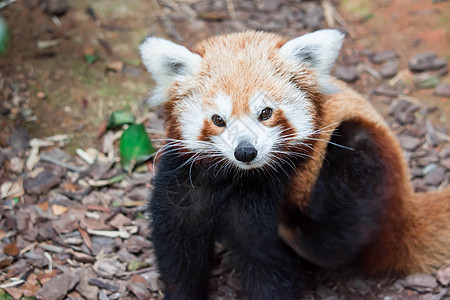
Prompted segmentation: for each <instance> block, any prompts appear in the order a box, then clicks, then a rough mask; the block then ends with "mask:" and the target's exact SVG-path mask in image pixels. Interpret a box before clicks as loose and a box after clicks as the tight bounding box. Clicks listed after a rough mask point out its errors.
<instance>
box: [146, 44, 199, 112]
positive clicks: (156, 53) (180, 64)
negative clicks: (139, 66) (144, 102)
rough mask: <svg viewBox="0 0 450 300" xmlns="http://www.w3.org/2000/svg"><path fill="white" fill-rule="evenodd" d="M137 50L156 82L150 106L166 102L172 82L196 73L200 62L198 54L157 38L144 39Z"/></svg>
mask: <svg viewBox="0 0 450 300" xmlns="http://www.w3.org/2000/svg"><path fill="white" fill-rule="evenodd" d="M139 49H140V52H141V57H142V62H143V63H144V65H145V66H146V67H147V70H148V71H149V72H150V73H151V74H152V77H153V79H154V80H155V82H156V87H155V89H154V91H153V94H152V97H151V98H150V100H149V103H150V105H151V106H157V105H160V104H162V103H164V102H165V101H167V100H168V99H167V94H166V93H167V89H168V88H169V87H170V86H171V85H172V84H173V83H174V82H176V81H182V80H183V79H186V78H189V77H191V76H193V75H194V74H195V73H197V71H198V70H199V69H200V65H201V62H202V58H201V57H200V56H199V55H198V54H195V53H192V52H191V51H189V50H188V49H187V48H186V47H183V46H181V45H178V44H175V43H172V42H170V41H167V40H164V39H161V38H157V37H148V38H146V39H145V41H144V42H143V43H142V44H141V46H140V47H139Z"/></svg>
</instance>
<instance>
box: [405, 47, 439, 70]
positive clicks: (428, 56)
mask: <svg viewBox="0 0 450 300" xmlns="http://www.w3.org/2000/svg"><path fill="white" fill-rule="evenodd" d="M446 65H447V62H446V61H445V59H442V58H439V57H437V56H436V54H435V53H433V52H427V53H421V54H418V55H416V56H414V57H413V58H411V59H410V60H409V63H408V67H409V69H410V70H411V71H413V72H423V71H429V70H438V69H440V68H443V67H445V66H446Z"/></svg>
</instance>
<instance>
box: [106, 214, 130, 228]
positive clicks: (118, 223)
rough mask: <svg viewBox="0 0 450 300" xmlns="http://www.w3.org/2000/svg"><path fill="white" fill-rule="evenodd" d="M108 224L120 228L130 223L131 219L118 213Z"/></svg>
mask: <svg viewBox="0 0 450 300" xmlns="http://www.w3.org/2000/svg"><path fill="white" fill-rule="evenodd" d="M109 224H110V225H111V226H114V227H115V228H117V229H119V230H120V229H121V228H123V226H125V225H130V224H131V219H130V218H128V217H126V216H124V215H123V214H120V213H119V214H117V215H115V216H114V218H112V219H111V221H109Z"/></svg>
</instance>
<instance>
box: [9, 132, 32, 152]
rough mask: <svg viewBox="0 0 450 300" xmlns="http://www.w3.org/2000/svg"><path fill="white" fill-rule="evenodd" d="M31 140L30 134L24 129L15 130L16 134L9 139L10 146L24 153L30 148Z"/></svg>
mask: <svg viewBox="0 0 450 300" xmlns="http://www.w3.org/2000/svg"><path fill="white" fill-rule="evenodd" d="M30 139H31V138H30V135H29V134H28V132H27V131H26V130H25V129H24V128H22V127H19V128H17V129H16V130H14V132H13V133H12V134H11V136H10V137H9V139H8V144H9V145H10V146H11V147H13V149H14V150H16V151H17V152H23V151H25V150H27V149H28V148H29V147H30V146H29V142H30Z"/></svg>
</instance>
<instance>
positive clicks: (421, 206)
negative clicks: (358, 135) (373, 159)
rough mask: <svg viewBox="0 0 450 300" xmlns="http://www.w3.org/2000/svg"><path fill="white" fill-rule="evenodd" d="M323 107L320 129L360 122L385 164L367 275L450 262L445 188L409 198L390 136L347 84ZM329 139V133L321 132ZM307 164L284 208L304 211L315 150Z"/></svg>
mask: <svg viewBox="0 0 450 300" xmlns="http://www.w3.org/2000/svg"><path fill="white" fill-rule="evenodd" d="M340 89H341V91H340V92H339V93H337V94H335V95H332V96H330V97H329V98H328V99H326V101H325V103H324V106H323V107H324V108H323V110H324V113H323V126H326V125H328V124H334V125H332V126H330V127H329V128H327V129H332V130H334V129H335V128H337V127H338V126H339V123H340V122H342V121H345V120H350V119H355V118H356V119H360V120H361V122H362V123H363V124H365V126H366V127H367V128H370V130H371V132H372V134H373V135H374V136H375V140H376V143H377V144H378V147H379V149H380V150H381V151H380V153H381V157H380V159H381V160H382V161H383V162H384V164H385V166H386V170H387V173H386V176H387V180H386V181H387V182H389V183H390V185H389V186H388V188H387V189H386V191H385V197H384V199H382V200H381V201H382V202H383V205H382V206H383V208H384V209H383V221H382V225H383V226H382V228H381V230H380V231H379V233H378V234H377V236H376V237H375V238H374V239H373V241H372V242H371V243H370V244H369V245H368V246H367V247H365V250H364V251H363V253H362V266H363V267H364V268H365V269H366V270H367V271H368V272H369V273H376V274H386V273H387V274H391V273H403V274H404V273H411V272H431V271H432V270H434V269H435V268H436V267H438V266H439V265H440V264H443V263H444V262H446V261H449V260H450V189H448V188H447V189H446V190H444V191H441V192H435V193H426V194H414V192H413V188H412V185H411V183H410V180H409V170H408V168H407V165H406V162H405V161H404V158H403V154H402V150H401V147H400V145H399V143H398V141H397V139H396V137H395V135H394V134H393V132H392V131H391V130H390V129H389V128H388V126H387V125H386V124H385V123H384V121H383V120H382V118H381V117H380V116H379V115H378V113H377V112H376V111H375V109H373V107H372V106H371V105H370V104H369V103H367V102H366V101H365V100H363V99H362V97H361V96H359V95H358V94H357V93H355V92H353V91H352V90H350V89H349V88H348V87H347V86H345V85H343V84H340ZM321 139H323V140H329V139H330V135H329V134H321ZM315 149H316V150H317V151H318V152H320V153H325V151H326V142H323V141H319V142H318V143H317V145H316V146H315ZM312 155H314V159H313V160H310V161H309V162H308V163H307V164H306V165H305V167H304V168H303V169H300V170H298V171H297V175H296V177H295V178H294V180H293V181H292V182H291V188H290V192H289V196H288V198H287V202H288V205H297V206H299V207H300V208H302V209H305V208H306V207H308V201H309V194H310V193H311V190H312V187H313V185H314V183H315V181H316V179H317V177H318V174H319V171H320V168H321V166H322V163H323V154H319V153H317V152H314V153H313V154H312ZM286 230H288V229H287V228H285V227H283V226H281V228H280V233H282V234H283V236H285V237H288V238H294V236H295V235H293V234H291V233H290V232H286Z"/></svg>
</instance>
